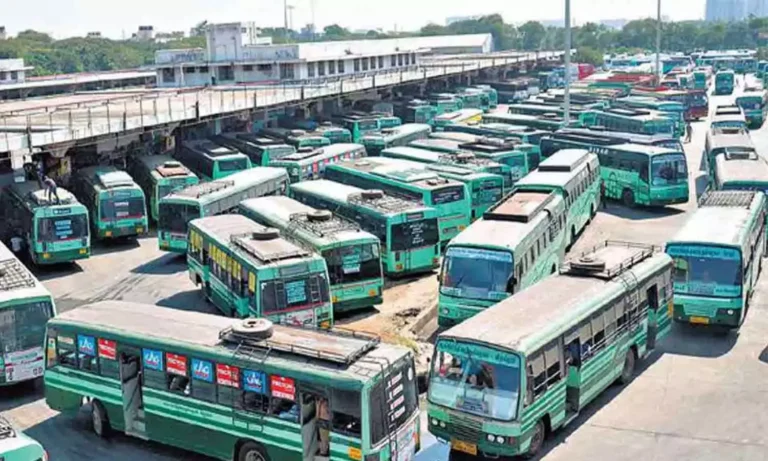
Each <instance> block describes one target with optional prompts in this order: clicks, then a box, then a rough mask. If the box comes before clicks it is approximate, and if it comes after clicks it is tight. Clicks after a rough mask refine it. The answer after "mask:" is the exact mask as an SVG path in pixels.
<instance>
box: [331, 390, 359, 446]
mask: <svg viewBox="0 0 768 461" xmlns="http://www.w3.org/2000/svg"><path fill="white" fill-rule="evenodd" d="M361 415H362V411H361V399H360V392H357V391H344V390H339V389H333V390H331V427H332V431H333V432H335V433H337V434H343V435H347V436H350V437H360V434H361V423H360V421H361Z"/></svg>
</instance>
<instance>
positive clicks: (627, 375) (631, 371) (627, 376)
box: [619, 347, 637, 384]
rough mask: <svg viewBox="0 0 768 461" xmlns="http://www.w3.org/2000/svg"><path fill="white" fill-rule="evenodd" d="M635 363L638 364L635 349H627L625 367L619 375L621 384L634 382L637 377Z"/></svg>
mask: <svg viewBox="0 0 768 461" xmlns="http://www.w3.org/2000/svg"><path fill="white" fill-rule="evenodd" d="M635 363H637V356H636V355H635V349H633V348H631V347H630V348H629V349H627V355H626V356H625V357H624V367H623V368H622V369H621V374H620V375H619V383H621V384H629V383H630V382H631V381H632V378H633V377H634V376H635Z"/></svg>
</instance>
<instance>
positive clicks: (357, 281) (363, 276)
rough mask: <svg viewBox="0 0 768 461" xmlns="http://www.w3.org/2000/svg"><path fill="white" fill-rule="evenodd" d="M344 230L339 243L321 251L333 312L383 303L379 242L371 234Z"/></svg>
mask: <svg viewBox="0 0 768 461" xmlns="http://www.w3.org/2000/svg"><path fill="white" fill-rule="evenodd" d="M356 234H358V233H357V232H352V231H343V233H342V234H341V235H338V236H336V238H335V239H336V240H337V241H338V242H339V244H338V245H335V246H333V247H331V248H328V249H326V250H324V251H323V252H322V256H323V259H325V262H326V264H327V265H328V276H329V278H330V284H331V301H332V302H333V309H334V312H345V311H351V310H355V309H360V308H364V307H370V306H373V305H376V304H381V303H382V302H383V298H382V296H383V291H384V282H383V275H382V268H381V251H380V247H379V241H378V239H376V238H375V237H373V236H369V237H368V238H364V237H363V238H358V237H357V235H356Z"/></svg>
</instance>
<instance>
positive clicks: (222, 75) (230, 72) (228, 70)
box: [219, 66, 235, 82]
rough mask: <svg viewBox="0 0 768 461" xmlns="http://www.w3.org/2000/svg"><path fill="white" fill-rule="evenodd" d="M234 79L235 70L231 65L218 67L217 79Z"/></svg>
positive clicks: (224, 80)
mask: <svg viewBox="0 0 768 461" xmlns="http://www.w3.org/2000/svg"><path fill="white" fill-rule="evenodd" d="M234 79H235V70H234V68H233V67H232V66H221V67H219V80H221V81H222V82H226V81H229V80H234Z"/></svg>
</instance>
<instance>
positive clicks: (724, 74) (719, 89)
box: [715, 70, 736, 94]
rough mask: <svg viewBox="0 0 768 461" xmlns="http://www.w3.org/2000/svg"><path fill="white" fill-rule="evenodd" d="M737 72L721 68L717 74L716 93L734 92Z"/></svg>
mask: <svg viewBox="0 0 768 461" xmlns="http://www.w3.org/2000/svg"><path fill="white" fill-rule="evenodd" d="M735 78H736V74H735V73H734V72H733V71H732V70H720V71H718V72H717V73H716V74H715V94H732V93H733V85H734V80H735Z"/></svg>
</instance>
